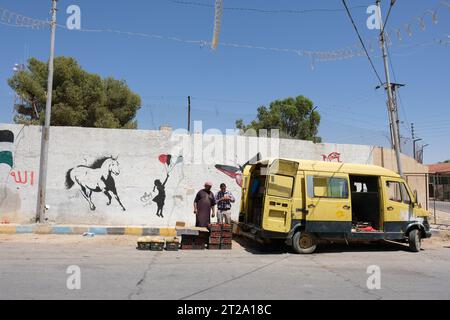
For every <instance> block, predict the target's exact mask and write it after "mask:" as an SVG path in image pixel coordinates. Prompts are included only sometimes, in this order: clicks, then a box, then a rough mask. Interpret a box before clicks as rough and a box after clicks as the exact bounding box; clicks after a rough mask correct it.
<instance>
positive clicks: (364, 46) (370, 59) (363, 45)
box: [342, 0, 383, 85]
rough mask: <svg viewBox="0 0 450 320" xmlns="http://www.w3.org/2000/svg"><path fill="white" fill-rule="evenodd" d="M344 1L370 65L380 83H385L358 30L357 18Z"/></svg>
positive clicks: (343, 0) (343, 1)
mask: <svg viewBox="0 0 450 320" xmlns="http://www.w3.org/2000/svg"><path fill="white" fill-rule="evenodd" d="M342 3H343V4H344V7H345V10H346V11H347V14H348V17H349V18H350V21H351V22H352V25H353V28H354V29H355V31H356V34H357V35H358V39H359V42H360V43H361V45H362V47H363V49H364V52H365V53H366V56H367V59H369V62H370V65H371V66H372V69H373V71H374V72H375V74H376V76H377V78H378V81H379V82H380V85H383V81H382V80H381V77H380V75H379V74H378V71H377V69H376V68H375V65H374V64H373V61H372V58H371V57H370V55H369V52H368V51H367V48H366V45H365V44H364V41H363V39H362V37H361V34H360V33H359V30H358V27H357V26H356V23H355V20H353V17H352V14H351V13H350V10H349V8H348V6H347V2H346V1H345V0H342Z"/></svg>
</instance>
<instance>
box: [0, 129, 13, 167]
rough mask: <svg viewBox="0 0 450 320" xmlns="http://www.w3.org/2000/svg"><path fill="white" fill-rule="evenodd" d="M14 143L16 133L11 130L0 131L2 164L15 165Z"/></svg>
mask: <svg viewBox="0 0 450 320" xmlns="http://www.w3.org/2000/svg"><path fill="white" fill-rule="evenodd" d="M13 145H14V133H12V132H11V131H9V130H2V131H0V164H2V163H3V164H6V165H8V166H10V167H11V168H12V167H13V166H14V161H13V154H12V150H13Z"/></svg>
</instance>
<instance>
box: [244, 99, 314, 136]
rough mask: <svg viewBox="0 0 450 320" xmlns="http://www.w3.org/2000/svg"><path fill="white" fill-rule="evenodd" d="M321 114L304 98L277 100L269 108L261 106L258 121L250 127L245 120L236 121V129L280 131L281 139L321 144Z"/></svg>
mask: <svg viewBox="0 0 450 320" xmlns="http://www.w3.org/2000/svg"><path fill="white" fill-rule="evenodd" d="M320 120H321V117H320V114H319V113H318V112H317V111H315V110H314V104H313V102H312V101H311V100H309V99H308V98H306V97H304V96H298V97H296V98H288V99H285V100H276V101H274V102H272V103H271V104H270V106H269V108H267V107H265V106H261V107H259V108H258V114H257V119H256V120H254V121H252V122H251V123H250V124H249V125H245V124H244V121H243V120H237V121H236V128H238V129H241V130H244V131H246V130H249V129H254V130H256V131H257V132H258V131H259V130H261V129H267V130H271V129H278V130H280V137H282V138H294V139H301V140H309V141H314V142H317V143H319V142H321V141H322V139H321V138H320V137H317V134H318V130H319V125H320Z"/></svg>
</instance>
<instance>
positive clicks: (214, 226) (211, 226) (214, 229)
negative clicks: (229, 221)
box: [208, 224, 222, 232]
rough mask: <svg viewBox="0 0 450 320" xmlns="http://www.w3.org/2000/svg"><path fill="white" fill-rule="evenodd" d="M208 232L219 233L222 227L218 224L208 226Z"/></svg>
mask: <svg viewBox="0 0 450 320" xmlns="http://www.w3.org/2000/svg"><path fill="white" fill-rule="evenodd" d="M208 229H209V231H211V232H214V231H221V230H222V225H220V224H210V225H209V226H208Z"/></svg>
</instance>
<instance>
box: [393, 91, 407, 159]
mask: <svg viewBox="0 0 450 320" xmlns="http://www.w3.org/2000/svg"><path fill="white" fill-rule="evenodd" d="M404 86H405V85H404V84H400V83H391V87H392V101H393V104H394V118H395V119H394V121H395V122H396V123H397V132H396V133H395V134H397V136H398V137H399V141H400V144H399V149H400V152H402V144H401V142H402V140H401V137H402V136H401V134H400V118H399V116H398V103H397V89H398V88H401V87H404Z"/></svg>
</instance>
